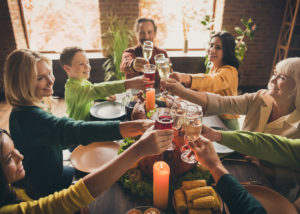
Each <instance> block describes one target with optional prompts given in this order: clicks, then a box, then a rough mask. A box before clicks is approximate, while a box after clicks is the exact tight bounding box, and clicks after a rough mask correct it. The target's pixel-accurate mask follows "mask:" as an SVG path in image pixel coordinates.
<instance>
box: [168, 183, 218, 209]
mask: <svg viewBox="0 0 300 214" xmlns="http://www.w3.org/2000/svg"><path fill="white" fill-rule="evenodd" d="M196 184H197V185H198V186H199V185H200V186H201V187H194V188H191V187H192V186H193V185H196ZM184 185H185V187H187V188H191V189H186V190H185V189H184ZM197 185H196V186H197ZM203 185H205V186H203ZM174 206H175V209H176V210H177V211H178V212H181V213H185V212H187V213H189V214H194V213H213V211H220V210H221V202H220V200H219V197H218V196H217V193H216V192H215V190H214V189H213V188H212V187H211V186H206V181H205V180H193V181H183V182H182V187H181V188H179V189H177V190H175V191H174Z"/></svg>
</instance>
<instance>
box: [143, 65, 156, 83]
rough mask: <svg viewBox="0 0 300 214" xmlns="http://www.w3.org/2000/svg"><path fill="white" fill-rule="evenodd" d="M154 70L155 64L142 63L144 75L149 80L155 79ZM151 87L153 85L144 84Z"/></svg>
mask: <svg viewBox="0 0 300 214" xmlns="http://www.w3.org/2000/svg"><path fill="white" fill-rule="evenodd" d="M155 71H156V66H155V65H152V64H145V65H144V76H145V77H147V78H149V79H150V81H153V80H155ZM149 87H150V88H153V87H154V85H153V84H152V85H146V88H149Z"/></svg>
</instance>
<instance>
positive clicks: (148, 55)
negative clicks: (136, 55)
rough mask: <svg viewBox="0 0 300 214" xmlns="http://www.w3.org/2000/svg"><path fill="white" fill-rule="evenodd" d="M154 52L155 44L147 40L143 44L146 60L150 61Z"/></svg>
mask: <svg viewBox="0 0 300 214" xmlns="http://www.w3.org/2000/svg"><path fill="white" fill-rule="evenodd" d="M152 50H153V42H151V41H149V40H147V41H144V44H143V56H144V58H145V59H147V60H150V59H151V56H152Z"/></svg>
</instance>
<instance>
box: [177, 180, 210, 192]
mask: <svg viewBox="0 0 300 214" xmlns="http://www.w3.org/2000/svg"><path fill="white" fill-rule="evenodd" d="M205 186H207V184H206V180H193V181H183V182H182V187H183V189H184V190H188V189H194V188H197V187H205Z"/></svg>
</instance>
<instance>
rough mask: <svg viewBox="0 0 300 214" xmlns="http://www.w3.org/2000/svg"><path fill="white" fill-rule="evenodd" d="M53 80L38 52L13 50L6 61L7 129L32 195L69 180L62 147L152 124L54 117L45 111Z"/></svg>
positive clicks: (126, 134)
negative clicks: (21, 162) (20, 159)
mask: <svg viewBox="0 0 300 214" xmlns="http://www.w3.org/2000/svg"><path fill="white" fill-rule="evenodd" d="M54 80H55V79H54V76H53V73H52V64H51V61H50V60H49V59H47V58H46V57H44V56H43V55H41V54H40V53H38V52H35V51H31V50H27V49H21V50H15V51H13V52H12V53H11V54H10V55H9V56H8V58H7V60H6V63H5V69H4V87H5V95H6V98H7V101H8V103H9V104H11V105H12V107H13V108H12V112H11V114H10V118H9V128H10V134H11V137H12V139H13V141H14V143H15V145H16V148H17V149H18V150H20V152H21V153H22V154H23V155H24V156H25V157H26V158H25V159H24V162H23V163H24V168H25V170H26V171H27V175H26V177H25V180H24V179H23V181H22V182H21V183H22V185H23V186H24V187H25V188H27V189H28V190H30V192H31V196H32V197H34V196H35V197H34V198H38V197H40V196H46V195H48V194H50V193H53V192H54V191H57V190H60V189H63V188H66V187H68V186H69V185H70V184H71V182H72V178H73V173H74V169H73V168H71V167H64V166H63V161H62V150H63V149H65V148H69V147H70V146H73V145H79V144H83V145H86V144H89V143H92V142H94V141H106V140H117V139H122V138H124V137H130V136H136V135H141V134H143V133H144V132H145V130H146V129H148V128H149V127H150V126H151V125H152V124H153V123H152V122H151V121H148V120H137V121H133V122H119V121H107V122H95V121H94V122H84V121H74V120H72V119H70V118H66V117H63V118H58V117H55V116H53V115H52V114H51V113H50V112H49V110H50V106H49V103H50V98H51V95H52V94H53V84H54Z"/></svg>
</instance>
